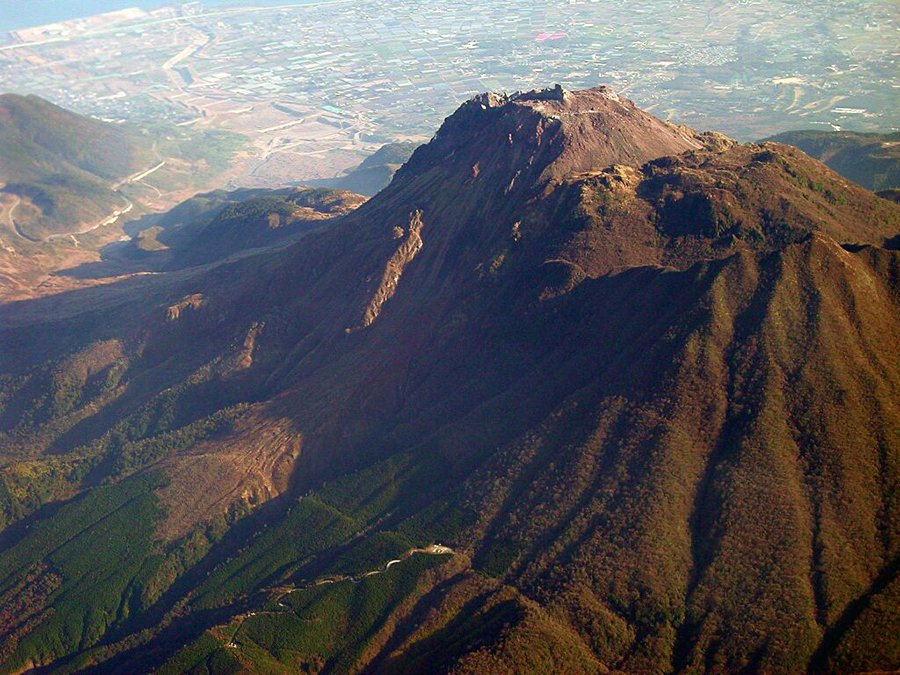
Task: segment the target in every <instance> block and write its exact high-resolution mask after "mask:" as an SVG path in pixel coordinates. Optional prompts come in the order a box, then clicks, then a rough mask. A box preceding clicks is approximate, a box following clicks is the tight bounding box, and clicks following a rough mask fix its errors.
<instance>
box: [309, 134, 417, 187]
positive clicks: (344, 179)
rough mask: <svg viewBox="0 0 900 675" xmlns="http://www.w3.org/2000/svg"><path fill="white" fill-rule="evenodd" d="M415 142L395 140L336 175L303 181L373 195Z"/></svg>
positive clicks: (407, 154)
mask: <svg viewBox="0 0 900 675" xmlns="http://www.w3.org/2000/svg"><path fill="white" fill-rule="evenodd" d="M417 145H418V144H417V143H413V142H411V141H398V142H394V143H388V144H387V145H383V146H381V147H380V148H379V149H378V150H376V151H375V152H373V153H372V154H371V155H369V156H368V157H366V158H365V159H364V160H363V161H362V162H361V163H360V165H359V166H357V167H354V168H353V169H351V170H350V171H348V172H346V173H345V174H344V175H343V176H337V177H335V178H322V179H319V180H314V181H307V182H306V183H305V184H307V185H312V186H319V187H327V188H334V189H336V190H348V191H350V192H354V193H356V194H361V195H367V196H370V197H371V196H372V195H374V194H377V193H378V192H380V191H381V190H383V189H384V188H385V187H387V185H388V183H390V182H391V179H392V178H393V177H394V174H395V173H396V172H397V169H399V168H400V167H401V166H402V165H403V163H404V162H406V160H408V159H409V157H410V155H412V153H413V150H415V149H416V146H417Z"/></svg>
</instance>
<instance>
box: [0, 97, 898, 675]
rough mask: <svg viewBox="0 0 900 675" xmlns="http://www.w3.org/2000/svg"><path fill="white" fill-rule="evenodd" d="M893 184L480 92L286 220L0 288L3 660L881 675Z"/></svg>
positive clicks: (178, 668) (892, 483) (604, 104)
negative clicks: (394, 160) (202, 247)
mask: <svg viewBox="0 0 900 675" xmlns="http://www.w3.org/2000/svg"><path fill="white" fill-rule="evenodd" d="M898 231H900V206H898V205H897V204H895V203H893V202H890V201H888V200H884V199H881V198H879V197H877V196H875V195H874V194H872V193H870V192H868V191H866V190H864V189H862V188H860V187H857V186H855V185H851V184H848V183H847V181H845V180H844V179H843V178H841V177H840V176H838V175H837V174H835V173H834V172H832V171H831V170H829V169H828V168H827V167H825V166H824V165H823V164H821V163H819V162H817V161H815V160H813V159H811V158H809V157H808V156H806V155H804V154H803V153H802V152H800V151H799V150H797V149H794V148H790V147H788V146H784V145H779V144H774V143H767V144H762V145H740V144H737V143H736V142H734V141H732V140H730V139H728V138H726V137H724V136H721V135H718V134H714V133H705V134H699V133H696V132H694V131H692V130H690V129H687V128H684V127H678V126H674V125H671V124H668V123H666V122H663V121H661V120H658V119H656V118H654V117H652V116H651V115H649V114H647V113H644V112H642V111H641V110H639V109H638V108H636V107H635V106H634V105H633V104H632V103H631V102H629V101H627V100H624V99H621V98H619V97H618V96H617V95H616V94H615V93H613V92H612V91H611V90H609V89H606V88H598V89H593V90H587V91H582V92H567V91H564V90H562V89H560V88H556V89H552V90H545V91H538V92H529V93H525V94H517V95H514V96H500V95H495V94H485V95H482V96H478V97H476V98H474V99H473V100H471V101H469V102H467V103H465V104H464V105H463V106H462V107H461V108H460V109H459V110H458V111H457V112H456V113H454V114H453V115H452V116H450V117H449V118H448V119H447V120H446V121H445V123H444V125H443V126H442V127H441V129H440V130H439V131H438V132H437V134H436V135H435V137H434V138H433V139H432V141H431V142H430V143H428V144H426V145H424V146H422V147H420V148H419V149H417V150H416V151H415V153H414V154H413V155H412V157H411V158H410V159H409V161H408V162H407V163H406V164H405V165H404V166H403V167H402V168H401V169H400V170H399V171H398V172H397V173H396V175H395V177H394V179H393V181H392V182H391V184H390V185H389V186H388V188H386V189H385V190H384V191H382V192H381V193H379V194H378V195H377V196H375V197H374V198H372V199H371V200H369V201H367V202H366V203H365V204H363V205H362V206H360V207H359V208H357V209H356V210H354V211H352V212H350V213H349V214H347V215H344V216H341V217H339V218H335V219H333V220H331V221H328V224H327V226H324V227H321V228H317V229H314V230H311V231H309V232H308V233H307V234H305V236H303V237H302V238H300V239H299V240H296V241H293V242H292V243H290V244H280V245H279V246H277V247H272V248H271V249H268V250H264V251H255V252H252V253H248V254H245V255H241V256H235V257H232V258H229V259H227V260H225V261H221V262H219V263H212V264H206V265H203V266H197V267H193V268H189V269H180V270H177V271H174V272H171V273H168V274H159V275H152V276H147V277H143V278H139V279H132V280H129V281H128V282H126V283H123V284H117V285H111V286H109V287H105V288H91V289H85V290H83V291H77V292H73V293H71V294H65V295H63V296H55V297H52V298H45V299H41V300H36V301H31V302H23V303H16V304H13V305H8V306H6V307H2V308H0V325H2V326H3V328H2V332H0V344H2V345H3V348H2V351H0V372H2V373H3V375H2V379H0V386H2V389H0V393H2V396H0V405H2V408H0V430H2V434H3V435H2V436H0V445H2V447H3V448H4V450H3V453H2V455H0V458H2V462H3V467H2V469H0V480H2V482H0V507H2V514H3V518H4V521H5V523H6V528H5V531H4V532H3V533H2V534H0V542H2V543H0V551H3V552H2V553H0V606H2V607H4V608H7V609H6V610H5V611H4V612H3V613H2V614H0V637H2V643H0V667H2V668H3V669H5V670H18V669H22V668H27V667H34V666H41V667H43V668H44V669H46V670H48V671H67V672H69V671H77V670H80V669H91V670H99V671H105V672H143V671H146V670H151V669H159V670H161V671H162V672H185V671H192V670H198V671H201V670H202V671H205V672H236V671H239V670H241V669H245V670H250V671H257V670H266V671H273V672H287V671H291V672H295V671H296V670H297V669H298V668H299V669H302V670H305V671H306V672H320V671H322V672H349V671H354V672H360V671H361V672H445V671H446V672H473V673H474V672H481V673H483V672H510V671H513V672H607V671H609V670H622V671H629V672H663V671H665V672H670V671H677V672H682V671H717V672H724V671H728V672H730V671H738V670H748V671H760V670H769V671H801V670H807V669H811V670H815V671H825V670H835V671H842V672H846V671H854V670H855V671H862V670H889V669H893V668H897V667H898V666H900V640H898V638H897V637H896V636H897V635H900V630H898V628H900V617H898V610H897V608H898V606H900V603H898V593H900V580H898V561H900V550H898V549H900V532H898V523H900V517H898V516H900V514H898V508H900V503H898V494H900V492H898V490H897V484H898V478H900V466H898V462H900V454H898V450H900V446H898V438H897V434H896V432H895V430H896V429H897V428H898V426H900V404H898V401H900V398H898V390H900V368H898V361H897V359H896V354H897V353H898V349H900V314H898V311H897V310H898V301H900V297H898V269H900V265H898V263H900V258H898V256H900V254H898V253H897V252H896V251H894V250H891V249H892V242H896V241H897V240H896V235H897V233H898Z"/></svg>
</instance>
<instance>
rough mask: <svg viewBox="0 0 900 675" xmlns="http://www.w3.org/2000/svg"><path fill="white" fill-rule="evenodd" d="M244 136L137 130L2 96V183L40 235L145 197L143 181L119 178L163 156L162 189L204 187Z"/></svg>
mask: <svg viewBox="0 0 900 675" xmlns="http://www.w3.org/2000/svg"><path fill="white" fill-rule="evenodd" d="M244 142H245V139H244V138H243V137H241V136H238V135H236V134H231V133H227V132H218V131H205V132H189V131H186V130H182V129H163V128H150V129H137V128H135V127H131V126H128V125H118V124H111V123H107V122H102V121H100V120H96V119H93V118H90V117H84V116H81V115H77V114H75V113H72V112H69V111H67V110H64V109H62V108H60V107H58V106H55V105H53V104H52V103H49V102H47V101H44V100H43V99H40V98H38V97H36V96H26V97H22V96H17V95H14V94H3V95H2V96H0V183H5V186H4V187H3V188H2V189H3V191H4V192H6V193H8V194H10V195H16V196H18V197H20V198H22V200H23V201H22V203H21V204H20V205H19V206H18V207H17V209H16V211H15V216H14V220H15V222H16V224H17V225H18V226H19V229H20V231H21V232H22V234H23V235H24V236H26V237H28V238H30V239H32V240H34V241H39V240H41V239H44V238H46V237H47V236H49V235H52V234H54V233H58V232H61V231H67V232H68V231H73V230H77V229H78V228H79V227H80V226H83V225H93V224H96V223H99V222H100V221H102V220H103V219H105V218H107V217H109V216H110V214H111V213H112V212H113V211H115V210H122V209H124V208H126V207H127V206H128V204H129V202H130V201H133V202H135V203H139V202H140V200H141V198H142V190H143V189H144V188H141V187H140V186H134V185H124V186H122V187H121V192H120V190H119V189H117V187H116V185H117V183H118V182H119V181H122V180H124V179H126V178H127V177H128V176H131V175H135V174H138V173H140V172H143V171H146V170H148V169H151V168H152V167H154V166H156V165H157V164H159V163H160V162H161V161H162V160H167V164H166V165H164V166H163V167H162V168H161V169H159V170H158V171H155V172H154V173H153V177H152V180H153V184H154V186H155V187H156V188H158V189H162V190H167V191H181V190H185V189H189V188H191V187H203V186H205V185H207V184H208V183H209V182H210V181H211V180H212V179H213V178H214V177H215V176H217V175H219V174H220V173H221V172H223V171H224V170H225V169H227V167H228V164H229V160H230V159H231V157H232V156H233V155H234V153H235V152H236V151H237V150H238V149H239V148H240V147H241V146H242V145H243V143H244ZM173 160H174V162H173ZM126 195H127V196H126Z"/></svg>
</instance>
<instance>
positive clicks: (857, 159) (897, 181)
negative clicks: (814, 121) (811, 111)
mask: <svg viewBox="0 0 900 675" xmlns="http://www.w3.org/2000/svg"><path fill="white" fill-rule="evenodd" d="M767 140H769V141H776V142H778V143H787V144H788V145H793V146H795V147H798V148H800V149H801V150H803V152H805V153H806V154H808V155H810V156H811V157H815V158H816V159H818V160H821V161H823V162H825V164H827V165H828V166H829V167H831V168H832V169H834V170H835V171H837V172H838V173H839V174H841V175H842V176H846V177H847V178H849V179H850V180H852V181H855V182H857V183H859V184H860V185H862V186H863V187H866V188H869V189H870V190H875V191H881V190H890V189H892V188H897V187H900V133H893V134H861V133H856V132H853V131H788V132H786V133H783V134H778V135H777V136H773V137H772V138H769V139H767Z"/></svg>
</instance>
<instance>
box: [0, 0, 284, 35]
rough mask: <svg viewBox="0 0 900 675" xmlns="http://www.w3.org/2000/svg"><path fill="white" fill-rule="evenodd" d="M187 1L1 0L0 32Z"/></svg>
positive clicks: (238, 0) (234, 1) (221, 2)
mask: <svg viewBox="0 0 900 675" xmlns="http://www.w3.org/2000/svg"><path fill="white" fill-rule="evenodd" d="M296 2H297V0H203V1H202V3H201V4H203V5H205V6H207V7H222V6H228V5H231V6H237V5H254V6H259V5H272V6H275V5H287V4H293V3H296ZM179 4H187V3H182V2H173V1H172V0H169V1H167V0H0V33H2V32H6V31H11V30H18V29H20V28H31V27H32V26H43V25H44V24H48V23H55V22H57V21H67V20H69V19H81V18H84V17H86V16H94V15H95V14H102V13H103V12H113V11H115V10H117V9H128V8H129V7H138V8H140V9H156V8H158V7H166V6H172V5H179Z"/></svg>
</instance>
